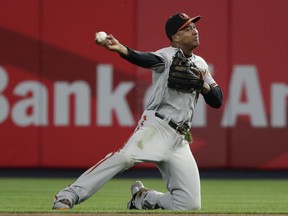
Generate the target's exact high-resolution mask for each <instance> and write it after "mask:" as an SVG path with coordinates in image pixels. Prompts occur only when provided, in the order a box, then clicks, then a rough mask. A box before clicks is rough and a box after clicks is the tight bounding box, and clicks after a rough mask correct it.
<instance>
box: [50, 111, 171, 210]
mask: <svg viewBox="0 0 288 216" xmlns="http://www.w3.org/2000/svg"><path fill="white" fill-rule="evenodd" d="M155 118H156V117H155V114H154V113H153V112H148V113H146V114H144V115H143V116H142V120H140V121H139V125H138V129H137V130H136V131H135V132H134V133H133V134H132V136H131V137H130V138H129V140H128V142H127V143H126V144H125V146H124V147H123V148H122V149H121V150H120V151H118V152H116V153H111V154H108V155H107V156H106V157H105V158H104V159H103V160H102V161H100V162H99V163H97V164H96V165H95V166H93V167H91V168H90V169H89V170H87V171H86V172H85V173H83V174H82V175H81V176H80V177H79V178H78V179H77V180H76V181H75V182H74V183H73V184H71V185H70V186H68V187H66V188H64V189H63V190H61V191H60V192H59V193H58V194H57V195H56V200H55V202H56V203H57V202H59V201H61V200H64V199H66V200H68V201H69V202H70V205H69V207H68V208H72V207H73V206H74V205H75V204H79V203H81V202H83V201H84V200H86V199H87V198H89V197H90V196H92V195H93V194H94V193H96V192H97V191H98V190H99V189H100V188H101V187H102V186H103V184H104V183H106V182H107V181H108V180H110V179H111V178H112V177H113V176H115V175H116V174H118V173H119V172H122V171H124V170H126V169H128V168H130V167H131V166H133V165H134V164H135V163H140V162H143V161H160V160H161V159H162V157H163V155H164V154H168V153H169V151H170V150H169V149H170V148H171V146H169V143H168V142H167V143H164V144H165V145H163V142H164V141H163V140H164V139H165V137H163V136H162V134H161V133H159V131H158V130H159V128H160V129H161V127H162V126H161V125H164V127H168V129H170V128H169V126H167V125H166V124H165V123H163V122H162V121H159V120H158V119H156V120H155ZM167 140H169V141H171V140H172V141H171V145H172V144H173V143H174V142H173V139H172V137H171V138H167ZM161 143H162V145H160V144H161ZM65 205H66V204H65ZM54 207H55V204H54Z"/></svg>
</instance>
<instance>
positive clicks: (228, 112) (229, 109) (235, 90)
mask: <svg viewBox="0 0 288 216" xmlns="http://www.w3.org/2000/svg"><path fill="white" fill-rule="evenodd" d="M243 93H245V95H246V98H247V100H246V101H244V102H242V101H241V96H242V94H243ZM241 115H247V116H249V117H250V120H251V125H252V126H254V127H266V126H267V118H266V115H265V106H264V103H263V97H262V94H261V89H260V84H259V79H258V76H257V69H256V67H255V66H235V67H234V70H233V72H232V78H231V82H230V87H229V95H228V100H227V104H226V107H225V109H224V116H223V119H222V126H224V127H233V126H235V125H236V123H237V118H238V117H239V116H241Z"/></svg>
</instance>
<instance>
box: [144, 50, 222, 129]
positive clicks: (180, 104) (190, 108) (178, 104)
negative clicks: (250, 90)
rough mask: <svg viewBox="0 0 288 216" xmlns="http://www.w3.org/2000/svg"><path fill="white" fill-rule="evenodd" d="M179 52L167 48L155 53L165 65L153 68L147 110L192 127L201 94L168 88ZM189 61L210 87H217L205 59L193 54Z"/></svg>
mask: <svg viewBox="0 0 288 216" xmlns="http://www.w3.org/2000/svg"><path fill="white" fill-rule="evenodd" d="M177 51H178V48H174V47H166V48H163V49H160V50H158V51H156V52H154V54H155V55H157V56H159V57H160V58H161V59H162V61H163V62H164V64H159V65H157V66H156V67H154V68H152V85H153V91H152V95H151V98H150V100H149V101H148V103H147V105H146V108H145V109H146V110H154V111H156V112H159V113H161V114H162V115H165V116H169V117H170V118H171V119H173V120H174V121H175V122H178V123H183V122H186V123H187V124H188V125H189V127H191V125H192V118H193V115H194V111H195V107H196V104H197V100H198V96H199V94H198V93H197V92H196V91H194V92H193V93H183V92H179V91H176V90H173V89H170V88H168V76H169V69H170V66H171V64H172V60H173V56H174V55H175V53H176V52H177ZM188 60H189V61H191V62H194V63H195V64H196V66H197V67H198V68H199V69H200V70H201V71H203V73H204V74H203V75H204V80H205V81H206V82H207V83H208V84H209V85H211V86H217V83H216V82H215V80H214V79H213V78H212V76H211V74H210V73H209V71H208V65H207V63H206V62H205V60H204V59H203V58H201V57H200V56H197V55H195V54H193V55H192V56H191V57H190V58H189V59H188Z"/></svg>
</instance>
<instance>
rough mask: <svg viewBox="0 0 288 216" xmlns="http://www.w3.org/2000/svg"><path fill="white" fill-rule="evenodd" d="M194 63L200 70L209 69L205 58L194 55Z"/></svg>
mask: <svg viewBox="0 0 288 216" xmlns="http://www.w3.org/2000/svg"><path fill="white" fill-rule="evenodd" d="M192 58H193V59H192V61H193V62H194V63H195V64H196V65H197V66H198V67H200V68H205V69H208V64H207V62H206V61H205V60H204V58H202V57H201V56H199V55H196V54H193V56H192Z"/></svg>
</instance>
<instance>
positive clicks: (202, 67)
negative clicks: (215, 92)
mask: <svg viewBox="0 0 288 216" xmlns="http://www.w3.org/2000/svg"><path fill="white" fill-rule="evenodd" d="M195 64H196V66H197V67H198V68H199V69H200V70H201V71H202V73H203V76H204V81H206V82H207V83H208V84H209V85H211V86H213V87H214V86H218V84H217V83H216V81H215V80H214V78H213V77H212V75H211V73H210V72H209V67H208V64H207V63H206V61H205V60H204V59H203V58H202V57H200V56H196V55H195Z"/></svg>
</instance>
